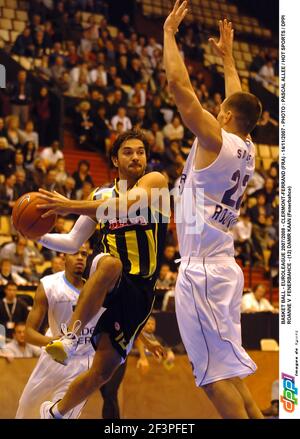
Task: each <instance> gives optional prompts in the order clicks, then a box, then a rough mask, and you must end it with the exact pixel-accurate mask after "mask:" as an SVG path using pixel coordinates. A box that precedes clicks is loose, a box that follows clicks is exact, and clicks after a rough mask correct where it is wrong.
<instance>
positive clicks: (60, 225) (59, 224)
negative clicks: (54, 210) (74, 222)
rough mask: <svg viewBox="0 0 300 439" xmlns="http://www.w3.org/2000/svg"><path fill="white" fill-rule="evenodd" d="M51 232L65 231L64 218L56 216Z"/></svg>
mask: <svg viewBox="0 0 300 439" xmlns="http://www.w3.org/2000/svg"><path fill="white" fill-rule="evenodd" d="M52 233H66V228H65V218H64V217H63V216H58V217H57V219H56V222H55V225H54V227H53V229H52Z"/></svg>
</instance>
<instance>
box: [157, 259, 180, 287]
mask: <svg viewBox="0 0 300 439" xmlns="http://www.w3.org/2000/svg"><path fill="white" fill-rule="evenodd" d="M176 278H177V276H176V273H174V272H173V271H171V270H170V265H169V264H162V265H161V267H160V271H159V276H158V279H157V282H156V285H155V288H156V289H158V290H159V289H163V290H168V289H170V288H172V287H174V286H175V282H176Z"/></svg>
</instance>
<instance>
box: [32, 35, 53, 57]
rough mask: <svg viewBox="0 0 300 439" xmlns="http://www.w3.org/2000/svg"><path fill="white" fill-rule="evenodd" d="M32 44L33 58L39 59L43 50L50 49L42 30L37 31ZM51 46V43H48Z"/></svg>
mask: <svg viewBox="0 0 300 439" xmlns="http://www.w3.org/2000/svg"><path fill="white" fill-rule="evenodd" d="M33 44H34V48H35V50H34V54H33V56H34V58H41V57H42V56H43V54H44V53H45V50H46V49H47V48H48V47H50V46H49V39H48V36H47V35H46V34H45V32H44V31H43V30H38V31H37V32H36V33H35V35H34V38H33ZM50 44H51V42H50Z"/></svg>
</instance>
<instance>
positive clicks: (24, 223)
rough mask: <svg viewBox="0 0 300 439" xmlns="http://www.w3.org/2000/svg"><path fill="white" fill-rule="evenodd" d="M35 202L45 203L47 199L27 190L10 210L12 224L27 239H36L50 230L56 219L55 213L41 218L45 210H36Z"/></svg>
mask: <svg viewBox="0 0 300 439" xmlns="http://www.w3.org/2000/svg"><path fill="white" fill-rule="evenodd" d="M37 204H47V201H45V200H43V199H42V198H41V194H40V193H39V192H29V193H28V194H24V195H22V197H20V198H19V199H18V200H17V201H16V203H15V205H14V208H13V211H12V221H13V225H14V226H15V228H16V229H17V230H18V232H20V233H21V234H22V235H23V236H26V237H27V238H29V239H36V238H39V237H40V236H42V235H45V233H48V232H50V230H51V229H52V227H53V226H54V224H55V221H56V215H50V216H49V217H48V218H42V215H43V214H44V213H45V210H38V209H37V208H36V206H37Z"/></svg>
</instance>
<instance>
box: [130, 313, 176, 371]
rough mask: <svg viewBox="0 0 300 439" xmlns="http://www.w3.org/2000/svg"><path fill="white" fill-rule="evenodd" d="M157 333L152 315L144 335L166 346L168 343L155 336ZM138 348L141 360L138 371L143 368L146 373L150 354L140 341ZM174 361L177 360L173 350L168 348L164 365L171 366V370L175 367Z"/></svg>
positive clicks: (137, 342) (144, 329)
mask: <svg viewBox="0 0 300 439" xmlns="http://www.w3.org/2000/svg"><path fill="white" fill-rule="evenodd" d="M155 331H156V319H155V317H154V316H153V315H151V316H150V317H149V318H148V320H147V323H146V325H145V326H144V328H143V332H142V333H143V335H144V336H145V337H146V338H147V340H149V341H152V342H154V343H160V344H161V345H166V343H165V342H164V341H163V340H162V338H161V337H159V336H157V335H156V334H155ZM136 346H137V348H138V351H139V354H140V358H139V359H138V362H137V365H136V366H137V368H138V369H139V368H141V369H142V372H146V371H147V369H148V368H149V362H148V359H147V355H149V352H148V351H147V349H146V348H145V346H144V344H143V343H142V342H141V341H140V340H139V339H137V340H136ZM174 360H175V355H174V353H173V351H172V349H170V348H168V347H166V355H165V360H164V362H163V364H164V365H165V366H166V367H167V366H169V368H171V367H172V366H173V363H174Z"/></svg>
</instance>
